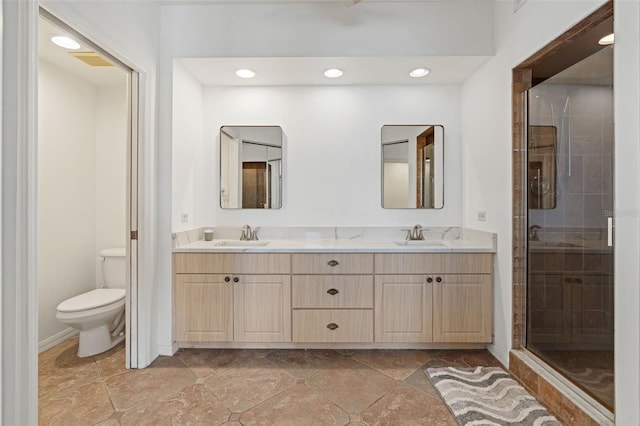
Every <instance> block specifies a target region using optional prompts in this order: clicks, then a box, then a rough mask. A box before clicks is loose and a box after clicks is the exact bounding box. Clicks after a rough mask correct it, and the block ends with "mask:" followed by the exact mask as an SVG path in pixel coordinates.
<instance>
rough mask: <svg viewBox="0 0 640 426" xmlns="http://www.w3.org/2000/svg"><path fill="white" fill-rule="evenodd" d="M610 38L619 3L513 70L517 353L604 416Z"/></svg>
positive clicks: (609, 325) (607, 396) (607, 399)
mask: <svg viewBox="0 0 640 426" xmlns="http://www.w3.org/2000/svg"><path fill="white" fill-rule="evenodd" d="M612 33H613V5H612V3H611V2H609V3H607V4H606V5H604V6H603V7H601V8H600V9H598V10H597V11H596V12H594V13H593V14H592V15H590V16H589V17H587V18H585V20H583V21H582V22H581V23H579V24H578V25H576V26H575V27H574V28H572V29H571V30H569V31H568V32H567V33H565V34H563V35H562V36H560V37H559V38H558V39H556V40H555V41H553V42H552V43H550V44H549V45H548V46H547V47H545V48H544V49H542V50H541V51H540V52H538V53H537V54H535V55H534V56H532V57H531V58H529V59H528V60H526V61H525V62H524V63H523V64H521V65H520V66H518V67H517V68H515V69H514V70H513V108H514V111H519V112H520V115H519V116H518V117H517V118H515V119H514V126H513V141H514V153H517V155H514V165H513V166H514V176H513V190H514V194H513V195H514V197H513V216H514V218H513V219H514V232H513V239H514V241H513V247H514V254H513V256H514V277H513V282H514V292H513V294H514V330H513V347H514V349H525V350H526V351H528V353H530V354H533V356H534V357H535V358H536V359H537V361H539V362H541V363H542V364H544V365H545V366H547V367H549V368H550V369H551V370H553V371H554V372H556V373H557V375H558V376H557V377H560V378H561V379H562V381H565V383H569V384H571V385H572V386H573V388H577V389H578V390H579V391H581V392H582V393H580V395H586V397H585V400H586V401H589V403H590V404H592V405H594V406H600V407H603V408H604V409H603V410H602V412H603V413H604V412H606V411H609V412H610V413H613V410H614V401H615V397H614V393H613V392H614V375H613V373H614V371H613V353H614V347H613V342H614V329H613V324H614V306H613V283H614V270H613V256H614V248H613V241H612V229H613V217H612V212H613V210H614V209H613V201H614V191H613V188H614V182H613V176H614V173H613V172H614V160H615V159H614V142H615V138H614V133H613V129H614V125H613V117H614V115H613V55H614V47H613V43H612V42H611V43H608V42H607V41H606V40H605V39H604V38H605V37H606V36H608V35H610V34H612ZM573 388H572V389H573Z"/></svg>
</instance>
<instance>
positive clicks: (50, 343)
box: [38, 327, 80, 353]
mask: <svg viewBox="0 0 640 426" xmlns="http://www.w3.org/2000/svg"><path fill="white" fill-rule="evenodd" d="M78 334H80V332H79V331H78V330H76V329H74V328H71V327H69V328H67V329H66V330H62V331H61V332H60V333H58V334H54V335H53V336H51V337H47V338H46V339H44V340H43V341H42V342H39V343H38V353H42V352H44V351H46V350H48V349H51V348H53V347H54V346H58V345H59V344H60V343H62V342H64V341H65V340H67V339H70V338H71V337H73V336H77V335H78Z"/></svg>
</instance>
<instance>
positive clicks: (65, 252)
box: [38, 60, 127, 345]
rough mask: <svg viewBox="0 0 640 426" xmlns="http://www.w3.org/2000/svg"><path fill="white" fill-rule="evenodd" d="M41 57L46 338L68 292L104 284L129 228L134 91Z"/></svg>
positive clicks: (42, 326)
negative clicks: (105, 254)
mask: <svg viewBox="0 0 640 426" xmlns="http://www.w3.org/2000/svg"><path fill="white" fill-rule="evenodd" d="M122 83H123V84H122V86H119V87H101V88H99V87H95V86H93V85H91V84H88V83H86V82H84V81H82V80H80V79H78V78H77V77H74V76H72V75H70V74H69V73H68V72H66V71H64V70H62V69H60V68H58V67H56V66H55V65H52V64H50V63H48V62H46V61H42V60H41V61H40V62H39V97H40V98H39V104H38V107H39V111H38V112H39V117H40V119H39V129H38V131H39V140H38V148H39V151H38V155H39V165H38V296H39V300H38V324H39V329H38V334H39V337H38V340H39V342H40V344H41V345H43V344H47V343H48V342H49V340H51V339H52V338H55V337H56V335H57V334H58V333H61V332H64V331H65V330H67V326H66V325H64V324H62V323H61V322H59V321H58V320H57V319H56V318H55V315H56V307H57V305H58V304H59V303H60V302H62V301H63V300H65V299H68V298H70V297H73V296H76V295H78V294H80V293H84V292H86V291H89V290H91V289H93V288H96V287H100V286H102V285H103V278H102V270H101V265H100V264H101V261H100V258H99V252H100V250H102V249H104V248H109V247H123V246H124V240H125V236H126V226H125V220H126V199H125V198H126V147H127V133H126V130H127V92H126V87H125V84H124V83H125V75H124V73H123V81H122Z"/></svg>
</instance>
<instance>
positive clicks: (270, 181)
mask: <svg viewBox="0 0 640 426" xmlns="http://www.w3.org/2000/svg"><path fill="white" fill-rule="evenodd" d="M220 207H222V208H223V209H279V208H280V207H282V129H281V128H280V126H222V127H221V128H220Z"/></svg>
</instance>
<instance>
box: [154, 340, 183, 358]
mask: <svg viewBox="0 0 640 426" xmlns="http://www.w3.org/2000/svg"><path fill="white" fill-rule="evenodd" d="M177 351H178V344H177V343H175V342H174V343H173V344H172V345H158V355H160V356H173V354H175V353H176V352H177Z"/></svg>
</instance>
